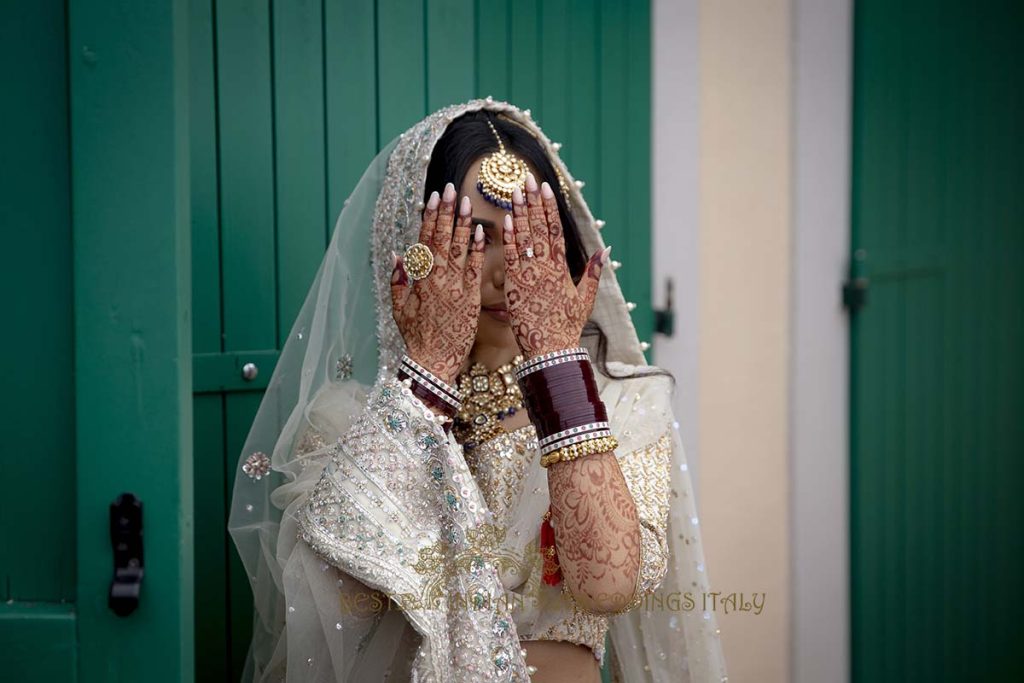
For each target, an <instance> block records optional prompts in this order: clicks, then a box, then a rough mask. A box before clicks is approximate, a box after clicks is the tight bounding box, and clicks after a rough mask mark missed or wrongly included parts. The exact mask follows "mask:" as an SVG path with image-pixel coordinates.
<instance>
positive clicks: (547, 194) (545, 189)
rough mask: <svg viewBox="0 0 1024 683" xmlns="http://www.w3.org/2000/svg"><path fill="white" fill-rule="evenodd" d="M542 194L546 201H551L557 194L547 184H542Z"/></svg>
mask: <svg viewBox="0 0 1024 683" xmlns="http://www.w3.org/2000/svg"><path fill="white" fill-rule="evenodd" d="M540 193H541V195H542V196H543V197H544V198H545V199H551V198H552V197H554V196H555V193H554V192H552V191H551V186H550V185H548V184H547V183H546V182H545V183H541V186H540Z"/></svg>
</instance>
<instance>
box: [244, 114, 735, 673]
mask: <svg viewBox="0 0 1024 683" xmlns="http://www.w3.org/2000/svg"><path fill="white" fill-rule="evenodd" d="M599 228H600V221H597V220H595V219H594V217H593V216H592V215H591V213H590V211H589V210H588V208H587V205H586V203H585V202H584V200H583V197H582V195H581V194H580V192H579V189H578V188H577V186H576V184H575V183H574V182H573V180H572V177H571V175H570V174H569V171H568V169H567V168H566V167H565V165H564V164H563V163H562V161H561V160H560V159H559V157H558V154H557V146H556V145H554V144H553V143H551V141H550V140H548V138H547V137H545V135H544V134H543V133H542V132H541V130H540V128H539V127H538V126H537V125H536V123H534V121H533V120H532V119H531V118H530V114H529V111H521V110H519V109H517V108H516V107H513V106H511V105H509V104H507V103H503V102H497V101H492V100H491V99H490V98H488V99H486V100H475V101H472V102H468V103H466V104H462V105H458V106H452V107H448V108H445V109H442V110H440V111H438V112H435V113H434V114H432V115H431V116H429V117H427V118H426V119H424V120H423V121H421V122H419V123H418V124H416V125H415V126H413V127H412V128H410V129H409V130H408V131H406V132H405V133H403V134H402V135H400V136H398V138H396V139H395V140H393V141H392V142H391V143H389V144H388V145H387V146H386V147H385V148H384V149H383V150H382V151H381V152H380V154H379V155H378V156H377V158H376V159H375V160H374V161H373V163H371V165H370V166H369V168H368V169H367V171H366V172H365V174H364V175H363V177H362V179H361V180H360V182H359V184H358V185H357V187H356V189H355V190H354V192H353V193H352V195H351V196H350V197H349V199H348V200H347V201H346V203H345V207H344V209H343V210H342V212H341V215H340V216H339V218H338V221H337V224H336V226H335V229H334V233H333V236H332V239H331V242H330V245H329V247H328V249H327V253H326V255H325V256H324V259H323V262H322V263H321V266H320V269H319V271H318V272H317V275H316V279H315V280H314V282H313V285H312V287H311V288H310V291H309V294H308V296H307V298H306V300H305V303H304V305H303V307H302V310H301V312H300V313H299V315H298V317H297V319H296V321H295V324H294V326H293V328H292V330H291V333H290V336H289V339H288V341H287V342H286V344H285V346H284V348H283V349H282V352H281V356H280V358H279V360H278V364H277V366H276V368H275V371H274V374H273V376H272V378H271V380H270V383H269V386H268V388H267V391H266V394H265V395H264V397H263V400H262V403H261V405H260V408H259V411H258V413H257V415H256V418H255V420H254V422H253V425H252V428H251V430H250V432H249V435H248V438H247V440H246V444H245V449H244V451H243V453H242V457H241V460H240V463H239V468H238V472H237V478H236V481H235V484H234V492H233V498H232V507H231V513H230V520H229V525H228V528H229V531H230V533H231V535H232V538H233V539H234V542H235V544H236V546H237V549H238V552H239V554H240V556H241V558H242V561H243V564H244V565H245V569H246V573H247V575H248V576H249V579H250V584H251V586H252V589H253V595H254V600H255V619H254V632H253V639H252V644H251V647H250V649H249V656H248V659H247V662H246V669H245V673H244V676H243V680H246V681H250V680H251V681H281V680H287V681H382V680H387V681H407V680H413V681H438V682H442V681H467V682H469V681H474V682H475V681H527V680H532V681H534V682H535V683H548V682H554V681H580V682H587V683H596V682H597V681H600V680H601V672H600V669H601V666H602V665H606V666H607V667H608V668H609V669H610V671H611V674H612V677H613V680H621V681H629V682H633V681H648V680H651V681H694V682H696V681H701V682H705V681H715V682H719V681H724V680H726V678H725V666H724V662H723V659H722V654H721V646H720V643H719V638H718V629H717V627H716V620H715V615H714V613H713V612H711V611H708V610H706V609H705V608H704V600H703V595H704V594H705V593H707V592H708V591H709V590H710V589H709V584H708V579H707V571H706V568H705V566H704V558H703V551H702V549H701V540H700V533H699V527H698V517H697V514H696V506H695V501H694V499H693V492H692V486H691V482H690V477H689V473H688V471H687V466H686V463H685V459H684V455H683V451H682V444H681V441H680V438H679V434H678V423H677V422H676V421H675V419H674V417H673V415H672V410H671V403H670V396H671V392H672V389H673V386H672V380H671V377H670V376H669V375H668V374H667V373H666V372H664V371H662V370H660V369H658V368H654V367H651V366H648V365H647V364H646V362H645V360H644V357H643V354H642V352H641V344H640V342H639V340H638V338H637V334H636V331H635V330H634V328H633V325H632V322H631V320H630V317H629V312H628V311H629V308H628V307H627V304H626V302H625V301H624V299H623V297H622V293H621V291H620V289H619V286H618V283H617V282H616V279H615V274H614V270H613V268H611V267H610V266H609V263H610V262H609V250H610V248H606V247H605V245H604V244H603V242H602V240H601V236H600V233H599V232H598V230H599ZM606 645H608V646H609V647H607V648H606Z"/></svg>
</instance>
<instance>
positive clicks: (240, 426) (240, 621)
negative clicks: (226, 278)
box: [224, 391, 263, 681]
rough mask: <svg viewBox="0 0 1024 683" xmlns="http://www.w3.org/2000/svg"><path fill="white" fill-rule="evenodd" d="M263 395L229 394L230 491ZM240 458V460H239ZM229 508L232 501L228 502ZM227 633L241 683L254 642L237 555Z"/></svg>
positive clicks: (231, 562)
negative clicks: (251, 645) (250, 645)
mask: <svg viewBox="0 0 1024 683" xmlns="http://www.w3.org/2000/svg"><path fill="white" fill-rule="evenodd" d="M262 399H263V395H262V394H261V393H259V392H255V391H246V392H238V393H233V394H228V396H227V400H226V401H225V410H224V432H225V441H224V443H225V446H226V448H227V453H228V454H229V456H230V457H228V458H226V460H225V463H224V481H225V483H226V485H227V486H228V487H230V486H231V485H233V484H234V482H235V475H236V473H237V470H236V468H237V467H239V466H240V465H239V462H240V461H241V460H244V459H245V456H247V455H249V454H248V453H242V447H243V446H244V445H245V439H246V437H247V436H248V435H249V428H250V427H251V426H252V421H253V420H254V419H255V417H256V411H257V410H258V409H259V407H260V401H261V400H262ZM239 456H241V457H239ZM228 505H230V500H229V501H228ZM232 548H234V546H233V545H232ZM227 570H228V576H229V577H230V581H229V582H228V591H227V602H228V614H227V620H228V633H230V634H231V645H230V648H229V652H228V657H229V669H228V670H229V674H230V678H229V679H228V680H232V681H238V680H241V677H242V670H243V668H244V666H245V656H246V654H247V652H248V650H249V643H250V642H251V640H252V621H253V595H252V589H251V588H250V584H249V581H248V580H247V579H246V577H245V567H243V566H242V560H241V559H239V557H238V553H237V552H236V551H234V550H233V551H232V552H231V553H230V556H229V558H228V568H227Z"/></svg>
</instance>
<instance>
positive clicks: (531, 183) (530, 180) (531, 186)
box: [526, 173, 537, 192]
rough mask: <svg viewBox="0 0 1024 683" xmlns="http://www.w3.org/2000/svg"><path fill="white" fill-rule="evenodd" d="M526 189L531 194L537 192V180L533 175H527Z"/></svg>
mask: <svg viewBox="0 0 1024 683" xmlns="http://www.w3.org/2000/svg"><path fill="white" fill-rule="evenodd" d="M526 189H527V190H528V191H529V192H536V191H537V179H536V178H534V177H533V174H532V173H527V174H526Z"/></svg>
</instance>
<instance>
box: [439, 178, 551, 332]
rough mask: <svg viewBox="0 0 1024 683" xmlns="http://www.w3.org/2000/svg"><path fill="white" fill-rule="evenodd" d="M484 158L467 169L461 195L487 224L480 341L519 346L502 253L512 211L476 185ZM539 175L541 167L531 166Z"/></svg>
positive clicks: (475, 216) (478, 219) (479, 220)
mask: <svg viewBox="0 0 1024 683" xmlns="http://www.w3.org/2000/svg"><path fill="white" fill-rule="evenodd" d="M480 162H481V159H477V160H476V161H474V162H473V165H472V166H470V167H469V170H468V171H467V172H466V177H465V178H464V179H463V181H462V187H461V188H459V196H460V197H469V200H470V201H471V202H472V203H473V223H472V225H473V227H474V229H475V228H476V225H477V223H479V224H480V225H482V226H484V241H485V242H486V252H485V257H484V270H483V274H482V275H483V277H482V278H481V279H480V320H479V323H478V325H477V332H476V343H477V345H482V346H489V347H492V348H495V347H496V348H508V349H509V350H516V349H517V348H518V345H517V344H516V338H515V335H513V334H512V328H511V327H510V326H509V321H508V311H507V310H505V258H504V256H503V254H502V252H503V249H502V244H501V230H502V225H503V223H504V220H505V214H506V213H508V212H507V211H506V210H505V209H502V208H500V207H498V206H495V205H494V204H491V203H490V202H489V201H487V200H486V199H484V196H483V195H482V194H480V191H479V190H477V189H476V179H477V174H478V173H479V172H480ZM530 171H531V172H532V173H533V174H534V176H537V175H538V173H537V170H536V169H534V168H532V167H530Z"/></svg>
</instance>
